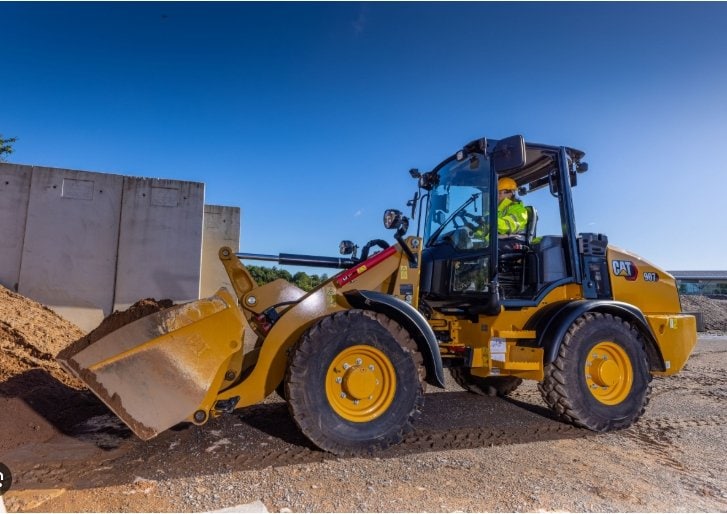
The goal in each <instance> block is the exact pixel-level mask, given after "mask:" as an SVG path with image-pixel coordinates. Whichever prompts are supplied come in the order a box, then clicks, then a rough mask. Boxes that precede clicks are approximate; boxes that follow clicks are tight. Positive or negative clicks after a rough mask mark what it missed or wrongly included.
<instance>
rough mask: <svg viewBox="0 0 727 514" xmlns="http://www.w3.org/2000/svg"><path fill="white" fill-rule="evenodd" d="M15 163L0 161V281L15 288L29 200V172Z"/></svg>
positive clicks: (18, 276) (16, 286) (21, 254)
mask: <svg viewBox="0 0 727 514" xmlns="http://www.w3.org/2000/svg"><path fill="white" fill-rule="evenodd" d="M22 168H23V167H22V166H20V165H17V164H3V163H0V284H3V285H4V286H5V287H7V288H9V289H13V290H17V289H18V280H19V279H20V261H21V259H22V256H23V240H24V239H25V219H26V215H27V213H28V200H29V199H30V178H31V174H30V173H25V172H23V170H22Z"/></svg>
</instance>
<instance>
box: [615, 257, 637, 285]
mask: <svg viewBox="0 0 727 514" xmlns="http://www.w3.org/2000/svg"><path fill="white" fill-rule="evenodd" d="M611 269H612V270H613V274H614V275H615V276H617V277H624V278H625V279H626V280H636V278H637V277H638V276H639V270H638V269H637V268H636V264H634V263H633V262H631V261H611Z"/></svg>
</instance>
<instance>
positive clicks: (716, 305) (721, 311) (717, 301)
mask: <svg viewBox="0 0 727 514" xmlns="http://www.w3.org/2000/svg"><path fill="white" fill-rule="evenodd" d="M680 299H681V301H682V310H684V311H685V312H701V313H702V316H703V317H704V329H705V330H708V331H710V332H727V297H724V296H722V297H717V296H715V297H709V296H702V295H683V296H681V297H680Z"/></svg>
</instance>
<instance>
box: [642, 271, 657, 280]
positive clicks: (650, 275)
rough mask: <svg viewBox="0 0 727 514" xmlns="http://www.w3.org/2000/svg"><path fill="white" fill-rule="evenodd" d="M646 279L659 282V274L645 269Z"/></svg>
mask: <svg viewBox="0 0 727 514" xmlns="http://www.w3.org/2000/svg"><path fill="white" fill-rule="evenodd" d="M644 281H646V282H658V281H659V274H658V273H654V272H653V271H644Z"/></svg>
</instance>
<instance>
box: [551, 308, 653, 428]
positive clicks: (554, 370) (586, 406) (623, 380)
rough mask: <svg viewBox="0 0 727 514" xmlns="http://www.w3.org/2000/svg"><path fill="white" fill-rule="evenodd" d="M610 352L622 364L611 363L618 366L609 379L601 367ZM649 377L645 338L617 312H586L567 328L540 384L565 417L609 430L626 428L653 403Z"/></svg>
mask: <svg viewBox="0 0 727 514" xmlns="http://www.w3.org/2000/svg"><path fill="white" fill-rule="evenodd" d="M602 349H603V351H602ZM609 351H610V352H611V356H612V357H613V355H615V357H616V358H615V359H614V358H611V362H612V363H614V362H616V361H618V360H619V359H620V361H621V365H620V368H619V365H618V364H611V363H609V364H608V365H609V366H612V367H613V366H616V368H618V369H620V371H619V372H618V373H616V372H613V371H612V369H609V370H608V372H606V373H604V375H605V376H606V377H607V380H606V379H603V378H601V377H600V374H601V371H600V368H603V364H604V363H606V362H607V361H608V357H609V353H608V352H609ZM597 352H599V353H600V355H599V353H597ZM594 357H596V358H594ZM589 359H590V360H589ZM598 362H600V363H602V365H601V366H597V363H598ZM587 366H588V367H587ZM594 371H595V372H594ZM592 375H593V376H592ZM629 376H630V379H629ZM651 378H652V377H651V373H650V372H649V364H648V361H647V358H646V351H645V348H644V342H643V340H642V338H641V336H640V335H639V333H638V332H637V331H636V330H635V329H634V327H633V326H632V325H631V324H630V323H628V322H626V321H624V320H623V319H621V318H620V317H618V316H613V315H611V314H603V313H586V314H584V315H583V316H581V317H580V318H578V319H577V320H576V321H575V322H574V323H573V325H571V327H570V328H569V329H568V332H567V333H566V335H565V337H564V338H563V341H562V343H561V345H560V350H559V351H558V356H557V358H556V359H555V361H554V362H553V363H551V364H549V365H548V366H546V368H545V378H544V380H543V382H541V383H540V384H539V385H538V389H540V393H541V395H542V396H543V400H544V401H545V403H546V404H547V405H548V406H549V407H550V408H551V409H552V411H553V412H554V413H555V414H556V415H557V416H558V417H560V418H561V419H562V420H564V421H567V422H569V423H572V424H574V425H576V426H580V427H584V428H588V429H590V430H594V431H596V432H607V431H611V430H620V429H623V428H627V427H629V426H631V425H632V424H633V423H635V422H636V421H637V420H638V419H639V418H640V417H641V415H642V414H643V413H644V410H645V409H646V406H647V404H648V403H649V394H650V393H651ZM611 382H613V383H611ZM592 391H594V392H592Z"/></svg>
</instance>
